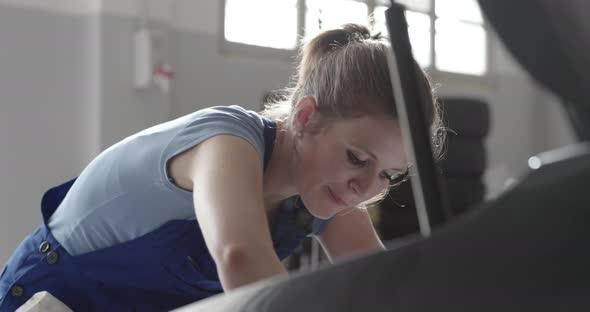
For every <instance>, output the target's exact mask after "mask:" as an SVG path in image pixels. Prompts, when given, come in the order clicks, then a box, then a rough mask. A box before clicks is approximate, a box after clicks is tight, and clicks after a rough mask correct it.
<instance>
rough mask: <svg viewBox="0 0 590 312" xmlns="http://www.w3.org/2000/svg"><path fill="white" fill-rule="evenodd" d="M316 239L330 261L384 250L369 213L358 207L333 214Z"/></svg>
mask: <svg viewBox="0 0 590 312" xmlns="http://www.w3.org/2000/svg"><path fill="white" fill-rule="evenodd" d="M317 239H318V240H319V242H320V244H321V245H322V248H323V249H324V251H325V252H326V254H327V255H328V257H329V258H330V261H332V262H334V260H336V259H338V258H343V257H349V256H354V255H360V254H363V253H367V252H371V251H375V250H385V246H383V243H382V242H381V240H380V239H379V237H378V236H377V233H376V232H375V228H374V227H373V224H372V223H371V219H370V218H369V214H368V213H367V211H366V210H364V209H358V208H354V209H352V210H351V211H349V212H344V213H341V214H338V215H336V216H334V217H333V218H332V220H330V222H328V224H327V225H326V228H325V229H324V231H323V232H322V233H321V234H320V235H319V236H317Z"/></svg>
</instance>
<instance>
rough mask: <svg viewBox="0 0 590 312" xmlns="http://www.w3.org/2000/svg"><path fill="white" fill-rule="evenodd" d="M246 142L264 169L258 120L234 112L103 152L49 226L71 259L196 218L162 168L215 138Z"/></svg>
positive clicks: (163, 129)
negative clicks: (171, 222)
mask: <svg viewBox="0 0 590 312" xmlns="http://www.w3.org/2000/svg"><path fill="white" fill-rule="evenodd" d="M220 134H231V135H235V136H238V137H241V138H243V139H245V140H246V141H248V142H250V143H251V144H252V145H253V146H254V148H255V149H256V151H257V152H258V155H259V157H260V161H261V163H263V162H264V146H265V145H264V120H263V117H261V116H260V115H258V114H257V113H255V112H253V111H249V110H245V109H243V108H241V107H239V106H217V107H211V108H206V109H203V110H199V111H197V112H194V113H192V114H189V115H186V116H183V117H180V118H178V119H175V120H172V121H169V122H166V123H163V124H160V125H157V126H154V127H151V128H149V129H146V130H144V131H141V132H139V133H137V134H135V135H132V136H130V137H128V138H126V139H124V140H122V141H121V142H119V143H117V144H115V145H113V146H111V147H109V148H108V149H106V150H105V151H104V152H102V153H101V154H100V155H98V156H97V157H96V158H95V159H94V160H93V161H92V162H90V164H89V165H88V166H87V167H86V168H85V169H84V170H83V171H82V173H81V174H80V176H79V177H78V179H77V180H76V182H75V183H74V185H73V186H72V188H71V190H70V192H69V193H68V194H67V196H66V197H65V198H64V200H63V202H62V203H61V205H60V206H59V207H58V208H57V210H56V211H55V213H54V214H53V216H51V218H50V219H49V221H48V226H49V228H50V229H51V232H52V234H53V236H54V237H55V238H56V239H57V241H59V242H60V243H61V244H62V246H63V247H64V248H65V249H66V250H67V251H68V252H69V253H70V254H71V255H80V254H84V253H87V252H90V251H93V250H97V249H101V248H106V247H109V246H112V245H115V244H119V243H122V242H126V241H129V240H132V239H134V238H137V237H139V236H141V235H144V234H146V233H148V232H151V231H153V230H155V229H157V228H158V227H160V226H161V225H163V224H164V223H166V222H168V221H171V220H190V219H195V212H194V208H193V207H194V206H193V200H192V193H191V192H189V191H186V190H183V189H181V188H179V187H177V186H176V185H175V184H174V183H172V182H171V180H170V178H169V176H168V173H167V170H166V168H167V164H168V161H169V160H170V159H171V158H172V157H174V156H175V155H178V154H179V153H181V152H183V151H186V150H188V149H190V148H191V147H193V146H195V145H197V144H199V143H201V142H203V141H204V140H206V139H208V138H211V137H213V136H215V135H220Z"/></svg>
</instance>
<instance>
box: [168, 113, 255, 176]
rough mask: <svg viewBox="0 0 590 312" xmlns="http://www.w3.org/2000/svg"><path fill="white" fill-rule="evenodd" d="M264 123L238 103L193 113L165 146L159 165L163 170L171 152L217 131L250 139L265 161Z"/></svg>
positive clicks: (173, 152)
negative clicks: (237, 104)
mask: <svg viewBox="0 0 590 312" xmlns="http://www.w3.org/2000/svg"><path fill="white" fill-rule="evenodd" d="M263 131H264V123H263V121H262V119H261V117H260V116H258V115H256V113H254V112H251V111H246V110H245V109H243V108H241V107H239V106H217V107H210V108H206V109H203V110H200V111H198V112H197V113H195V114H194V115H193V116H192V117H191V120H190V121H189V122H188V123H187V124H186V126H184V127H182V128H181V129H180V130H179V131H178V132H177V133H176V135H175V136H174V137H173V138H172V139H171V140H170V142H169V144H168V145H167V146H166V147H165V148H164V150H163V152H162V157H161V163H160V166H161V168H163V169H164V171H163V172H164V173H165V174H167V173H166V164H167V163H168V161H169V160H170V159H171V158H173V157H174V156H176V155H178V154H180V153H182V152H184V151H186V150H188V149H190V148H192V147H194V146H196V145H198V144H199V143H201V142H203V141H205V140H207V139H209V138H212V137H214V136H216V135H221V134H229V135H234V136H237V137H240V138H242V139H244V140H246V141H247V142H248V143H250V144H251V145H252V146H253V147H254V148H255V149H256V152H257V153H258V156H259V159H260V161H261V163H263V161H264V136H263ZM166 178H167V177H166Z"/></svg>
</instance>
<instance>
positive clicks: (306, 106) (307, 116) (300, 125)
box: [293, 96, 319, 132]
mask: <svg viewBox="0 0 590 312" xmlns="http://www.w3.org/2000/svg"><path fill="white" fill-rule="evenodd" d="M318 114H319V111H318V106H317V102H316V100H315V98H314V97H313V96H304V97H302V98H301V99H300V100H299V102H297V104H296V107H295V118H293V126H294V127H293V128H294V129H295V130H296V131H297V132H301V131H304V130H305V129H306V127H307V126H308V125H309V124H310V121H311V120H312V119H313V118H314V117H315V118H317V117H319V116H316V115H318Z"/></svg>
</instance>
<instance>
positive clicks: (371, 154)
mask: <svg viewBox="0 0 590 312" xmlns="http://www.w3.org/2000/svg"><path fill="white" fill-rule="evenodd" d="M353 146H354V147H355V148H358V149H360V150H361V151H362V152H364V153H366V154H368V155H369V156H371V158H373V159H374V160H378V158H377V156H375V154H373V153H372V152H371V151H369V150H368V149H366V148H362V147H360V146H357V145H353ZM388 169H393V170H396V171H399V172H403V171H406V169H400V168H396V167H391V168H388Z"/></svg>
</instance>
